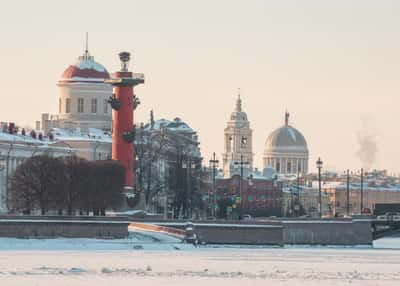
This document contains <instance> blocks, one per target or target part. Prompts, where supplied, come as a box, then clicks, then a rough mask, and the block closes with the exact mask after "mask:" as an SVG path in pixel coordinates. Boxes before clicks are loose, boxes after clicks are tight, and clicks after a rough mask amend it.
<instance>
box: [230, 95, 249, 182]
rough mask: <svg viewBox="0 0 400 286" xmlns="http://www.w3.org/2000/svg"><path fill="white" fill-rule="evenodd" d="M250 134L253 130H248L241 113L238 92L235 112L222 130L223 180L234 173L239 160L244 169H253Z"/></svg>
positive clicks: (245, 115) (245, 120)
mask: <svg viewBox="0 0 400 286" xmlns="http://www.w3.org/2000/svg"><path fill="white" fill-rule="evenodd" d="M252 133H253V130H251V129H250V122H249V121H248V119H247V114H246V113H245V112H243V111H242V99H241V98H240V91H239V93H238V97H237V99H236V107H235V110H234V111H233V112H232V113H231V115H230V118H229V121H228V123H227V127H226V128H225V130H224V153H223V154H222V158H223V171H224V177H225V178H229V177H231V176H232V175H233V173H236V172H235V165H236V166H238V164H239V163H240V161H241V160H242V162H243V163H245V164H244V166H245V167H246V168H249V169H252V168H253V156H254V154H253V147H252V145H253V138H252ZM235 163H236V164H235Z"/></svg>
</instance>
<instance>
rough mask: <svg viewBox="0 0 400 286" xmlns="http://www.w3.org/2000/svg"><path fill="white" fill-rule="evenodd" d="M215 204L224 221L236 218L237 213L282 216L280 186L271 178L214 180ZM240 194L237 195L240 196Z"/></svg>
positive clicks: (253, 177) (237, 176)
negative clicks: (223, 214)
mask: <svg viewBox="0 0 400 286" xmlns="http://www.w3.org/2000/svg"><path fill="white" fill-rule="evenodd" d="M216 189H217V205H218V208H219V211H220V214H221V213H226V216H227V217H228V218H238V215H239V214H250V215H252V216H258V217H267V216H282V215H283V207H284V200H283V192H282V190H283V184H282V182H281V181H279V180H277V179H275V178H266V177H262V176H254V175H252V174H250V175H249V177H248V178H242V179H241V177H240V175H233V176H232V177H231V178H218V179H217V181H216ZM240 195H241V196H240Z"/></svg>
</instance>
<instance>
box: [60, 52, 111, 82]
mask: <svg viewBox="0 0 400 286" xmlns="http://www.w3.org/2000/svg"><path fill="white" fill-rule="evenodd" d="M108 78H110V74H109V73H108V71H107V70H106V68H105V67H104V66H103V65H101V64H99V63H97V62H95V61H94V57H93V56H91V55H90V54H89V52H88V51H86V52H85V54H84V55H83V56H80V57H79V58H78V60H77V61H76V62H75V63H74V64H72V65H70V66H69V67H68V68H67V69H66V70H65V71H64V72H63V74H62V76H61V79H60V80H59V83H64V82H103V81H104V79H108Z"/></svg>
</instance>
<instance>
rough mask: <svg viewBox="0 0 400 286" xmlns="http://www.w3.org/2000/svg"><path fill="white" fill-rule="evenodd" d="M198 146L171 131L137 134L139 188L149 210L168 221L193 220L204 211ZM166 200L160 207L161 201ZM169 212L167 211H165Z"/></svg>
mask: <svg viewBox="0 0 400 286" xmlns="http://www.w3.org/2000/svg"><path fill="white" fill-rule="evenodd" d="M197 148H198V147H197V142H195V141H194V140H193V139H192V138H191V137H190V136H185V135H182V134H179V133H178V132H174V131H171V130H169V129H168V127H165V128H160V129H152V128H149V127H147V128H145V127H144V126H141V127H140V128H138V129H137V130H136V138H135V153H136V159H137V160H136V163H135V174H136V187H137V189H138V190H139V191H140V192H143V198H144V204H145V206H146V208H147V209H148V210H154V211H157V212H160V211H161V212H166V213H168V217H171V218H178V217H185V218H188V217H191V216H192V215H193V211H194V210H195V209H196V210H199V209H202V208H203V207H204V205H203V202H202V199H201V190H200V185H201V171H202V169H201V157H200V155H198V154H197V153H196V149H197ZM160 197H163V198H164V200H163V201H162V202H161V204H159V198H160ZM165 208H167V210H166V209H165Z"/></svg>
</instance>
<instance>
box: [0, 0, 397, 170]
mask: <svg viewBox="0 0 400 286" xmlns="http://www.w3.org/2000/svg"><path fill="white" fill-rule="evenodd" d="M399 15H400V1H384V0H376V1H367V0H360V1H351V0H344V1H340V0H332V1H323V0H316V1H304V0H303V1H285V0H277V1H256V0H242V1H235V0H218V1H217V0H210V1H206V0H202V1H190V0H181V1H178V0H176V1H174V0H169V1H165V0H160V1H155V0H146V1H144V0H140V1H134V0H129V1H117V0H113V1H100V0H96V1H87V0H85V1H82V0H81V1H73V0H69V1H55V0H49V1H40V0H36V1H30V0H27V1H18V0H13V1H4V2H3V0H1V9H0V37H1V40H0V43H1V44H0V64H1V69H0V83H1V84H0V99H1V101H0V115H1V116H0V120H1V121H15V122H17V123H18V124H20V125H26V124H29V125H31V126H33V125H34V121H35V120H39V118H40V114H41V113H42V112H49V113H56V112H57V110H58V109H57V102H58V100H57V98H58V90H57V87H56V81H57V79H58V78H59V76H60V75H61V73H62V72H63V70H64V69H65V68H67V66H68V65H69V64H71V63H72V62H74V61H75V59H76V58H77V57H78V56H79V55H80V54H82V53H83V50H84V38H85V32H86V31H88V32H89V50H90V52H91V53H92V55H94V57H95V60H96V61H98V62H100V63H102V64H103V65H104V66H106V67H107V68H108V70H109V71H115V70H116V69H118V68H119V63H118V59H117V53H118V52H119V51H121V50H128V51H131V52H133V53H134V54H133V58H134V60H133V69H134V71H136V72H144V73H145V75H146V84H145V85H142V86H141V87H139V88H137V92H136V93H137V95H138V96H139V97H140V100H141V102H142V104H141V105H140V107H139V108H138V109H137V113H136V114H137V119H139V120H147V119H148V116H149V115H148V114H149V111H150V109H152V108H153V109H154V113H155V117H156V118H160V117H164V118H167V119H172V118H174V117H177V116H178V117H180V118H182V119H183V120H184V121H186V122H187V123H188V124H189V125H190V126H191V127H193V128H194V129H195V130H197V131H198V133H199V136H200V140H201V149H202V154H203V157H204V158H205V160H206V161H208V160H209V159H210V155H211V154H212V152H213V151H215V152H216V153H217V154H218V155H219V157H220V154H221V153H222V152H223V130H224V128H225V125H226V121H227V120H228V117H229V114H230V112H231V111H232V110H233V109H234V105H235V99H236V94H237V91H236V90H237V88H238V87H240V88H241V90H242V99H243V109H244V110H245V111H246V112H247V114H248V117H249V119H250V121H251V127H252V128H253V130H254V133H253V134H254V139H253V141H254V145H253V149H254V153H255V162H256V164H257V165H259V166H260V165H261V157H262V152H263V146H264V142H265V139H266V137H267V136H268V134H269V133H270V132H272V131H273V130H274V129H275V128H277V127H279V126H280V125H282V124H283V117H284V111H285V109H288V110H289V112H290V113H291V123H292V125H293V126H295V127H296V128H298V129H299V130H300V131H301V132H302V133H303V134H304V136H305V137H306V140H307V142H308V146H309V149H310V166H311V167H312V168H311V170H313V169H314V168H315V161H316V159H317V157H318V156H321V158H322V160H323V161H324V163H325V166H326V167H327V168H330V169H336V170H338V171H339V170H340V171H342V170H344V169H345V168H351V169H357V168H360V167H361V163H360V160H359V159H358V158H357V156H356V153H357V150H358V148H359V144H358V141H357V133H358V132H359V131H360V130H361V129H362V128H365V127H363V125H367V128H368V131H369V132H372V133H373V134H376V135H377V137H376V144H377V150H378V152H377V158H376V161H375V163H374V164H373V167H374V168H387V169H389V170H390V171H392V172H397V173H399V172H400V165H399V161H400V149H399V146H400V135H399V126H398V123H399V119H400V113H399V108H400V104H399V103H400V99H399V92H400V86H399V77H400V76H399V70H400V69H399V68H400V40H399V39H400V17H399ZM131 66H132V65H131ZM365 122H367V123H365ZM220 159H221V157H220Z"/></svg>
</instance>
